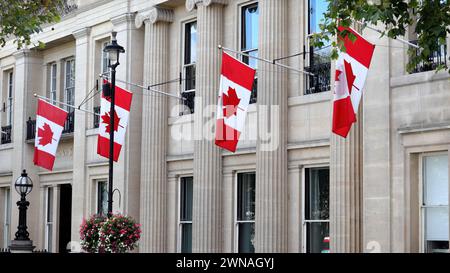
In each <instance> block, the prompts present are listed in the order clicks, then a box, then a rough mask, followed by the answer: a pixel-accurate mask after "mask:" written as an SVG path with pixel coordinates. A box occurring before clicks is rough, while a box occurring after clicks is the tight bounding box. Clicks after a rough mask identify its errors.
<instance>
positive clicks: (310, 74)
mask: <svg viewBox="0 0 450 273" xmlns="http://www.w3.org/2000/svg"><path fill="white" fill-rule="evenodd" d="M218 48H219V49H221V50H224V51H230V52H233V53H236V54H239V55H242V56H245V57H248V58H252V59H256V60H259V61H261V62H265V63H269V64H272V65H276V66H280V67H283V68H286V69H290V70H294V71H297V72H300V73H303V74H306V75H309V76H315V75H314V74H313V73H311V72H307V71H304V70H301V69H297V68H293V67H291V66H288V65H284V64H280V63H277V62H276V59H274V60H272V61H270V60H267V59H263V58H259V57H255V56H251V55H249V54H247V53H244V52H241V51H237V50H234V49H231V48H226V47H223V46H221V45H218Z"/></svg>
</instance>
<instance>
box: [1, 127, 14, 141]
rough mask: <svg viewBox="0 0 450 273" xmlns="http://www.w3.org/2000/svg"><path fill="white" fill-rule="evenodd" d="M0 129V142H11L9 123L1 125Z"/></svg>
mask: <svg viewBox="0 0 450 273" xmlns="http://www.w3.org/2000/svg"><path fill="white" fill-rule="evenodd" d="M1 129H2V130H1V132H0V134H1V135H2V137H1V144H6V143H11V129H12V126H11V125H8V126H2V127H1Z"/></svg>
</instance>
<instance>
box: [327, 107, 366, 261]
mask: <svg viewBox="0 0 450 273" xmlns="http://www.w3.org/2000/svg"><path fill="white" fill-rule="evenodd" d="M361 113H362V102H361V105H360V107H359V114H358V117H357V122H356V123H354V124H353V127H352V129H351V130H350V133H349V135H348V136H347V138H346V139H345V138H342V137H340V136H336V135H334V134H333V135H332V137H331V162H330V238H331V240H330V250H331V251H332V252H334V253H341V252H343V253H355V252H360V251H361V234H362V232H361V211H362V207H361V206H362V202H361V196H362V177H363V176H362V159H363V152H362V151H363V150H362V127H363V124H362V122H363V119H362V114H361Z"/></svg>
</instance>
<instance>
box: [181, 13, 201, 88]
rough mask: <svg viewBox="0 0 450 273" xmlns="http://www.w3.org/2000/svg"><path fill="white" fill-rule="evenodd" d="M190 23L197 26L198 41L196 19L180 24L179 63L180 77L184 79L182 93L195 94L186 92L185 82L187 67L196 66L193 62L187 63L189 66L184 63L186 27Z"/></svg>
mask: <svg viewBox="0 0 450 273" xmlns="http://www.w3.org/2000/svg"><path fill="white" fill-rule="evenodd" d="M191 23H196V25H197V40H198V21H197V18H194V19H191V20H188V21H185V22H183V23H182V32H183V33H182V45H183V46H182V54H181V57H182V58H181V63H182V68H181V69H182V75H183V79H185V80H184V81H183V88H182V91H181V92H182V93H189V92H195V89H189V90H186V82H187V80H186V79H187V78H186V68H187V67H190V66H196V65H197V63H196V62H193V63H189V64H186V63H185V57H186V26H187V25H188V24H191Z"/></svg>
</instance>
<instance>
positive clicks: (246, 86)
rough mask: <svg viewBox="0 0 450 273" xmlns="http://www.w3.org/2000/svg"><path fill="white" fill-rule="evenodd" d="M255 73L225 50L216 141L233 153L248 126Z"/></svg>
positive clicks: (218, 104)
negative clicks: (247, 118)
mask: <svg viewBox="0 0 450 273" xmlns="http://www.w3.org/2000/svg"><path fill="white" fill-rule="evenodd" d="M255 73H256V71H255V70H254V69H253V68H251V67H250V66H248V65H246V64H244V63H243V62H241V61H238V60H236V59H235V58H233V57H231V56H230V55H228V54H227V53H225V52H224V53H223V54H222V73H221V76H220V90H219V102H218V103H217V122H216V141H215V143H216V145H217V146H219V147H222V148H224V149H226V150H228V151H231V152H233V153H234V152H235V151H236V147H237V144H238V141H239V136H240V134H241V132H242V130H243V129H244V126H245V118H246V117H247V108H248V105H249V103H250V95H251V93H252V89H253V81H254V78H255Z"/></svg>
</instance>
